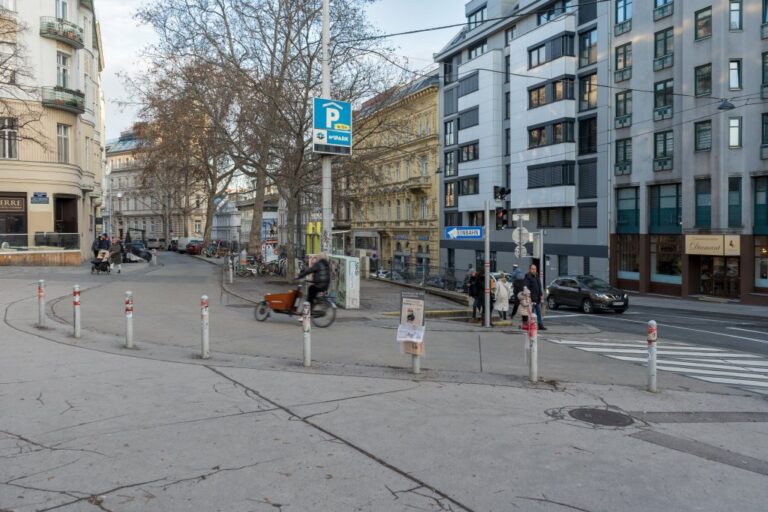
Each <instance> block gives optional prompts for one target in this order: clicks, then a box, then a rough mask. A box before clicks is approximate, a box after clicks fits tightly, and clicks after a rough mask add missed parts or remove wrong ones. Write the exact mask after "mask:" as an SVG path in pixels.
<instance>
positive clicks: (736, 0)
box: [728, 0, 741, 30]
mask: <svg viewBox="0 0 768 512" xmlns="http://www.w3.org/2000/svg"><path fill="white" fill-rule="evenodd" d="M728 28H729V29H730V30H741V0H730V6H729V9H728Z"/></svg>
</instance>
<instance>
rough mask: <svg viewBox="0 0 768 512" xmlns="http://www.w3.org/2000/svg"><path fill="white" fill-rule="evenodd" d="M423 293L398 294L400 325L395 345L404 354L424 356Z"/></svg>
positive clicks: (424, 323)
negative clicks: (397, 345)
mask: <svg viewBox="0 0 768 512" xmlns="http://www.w3.org/2000/svg"><path fill="white" fill-rule="evenodd" d="M424 305H425V294H424V292H410V291H408V292H405V291H404V292H401V293H400V325H399V326H398V328H397V343H398V344H400V347H401V349H402V351H403V352H404V353H406V354H413V355H423V354H424V331H425V330H426V322H425V320H426V318H425V315H424V311H425V307H424Z"/></svg>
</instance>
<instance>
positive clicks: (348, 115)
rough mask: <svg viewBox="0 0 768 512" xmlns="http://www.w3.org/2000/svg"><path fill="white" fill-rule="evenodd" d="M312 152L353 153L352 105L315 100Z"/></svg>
mask: <svg viewBox="0 0 768 512" xmlns="http://www.w3.org/2000/svg"><path fill="white" fill-rule="evenodd" d="M313 112H314V115H313V124H312V150H313V151H314V152H315V153H324V154H331V155H349V154H351V153H352V105H351V104H350V103H348V102H346V101H337V100H330V99H325V98H315V99H314V110H313Z"/></svg>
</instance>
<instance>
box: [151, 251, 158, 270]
mask: <svg viewBox="0 0 768 512" xmlns="http://www.w3.org/2000/svg"><path fill="white" fill-rule="evenodd" d="M150 264H151V265H152V266H157V249H152V261H151V262H150Z"/></svg>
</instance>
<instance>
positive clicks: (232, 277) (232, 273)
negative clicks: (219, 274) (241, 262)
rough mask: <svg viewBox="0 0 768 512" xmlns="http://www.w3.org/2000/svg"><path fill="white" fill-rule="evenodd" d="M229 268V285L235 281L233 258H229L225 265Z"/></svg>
mask: <svg viewBox="0 0 768 512" xmlns="http://www.w3.org/2000/svg"><path fill="white" fill-rule="evenodd" d="M227 266H228V267H229V284H232V283H233V282H234V280H235V275H234V274H235V259H234V257H230V258H229V263H228V264H227Z"/></svg>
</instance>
